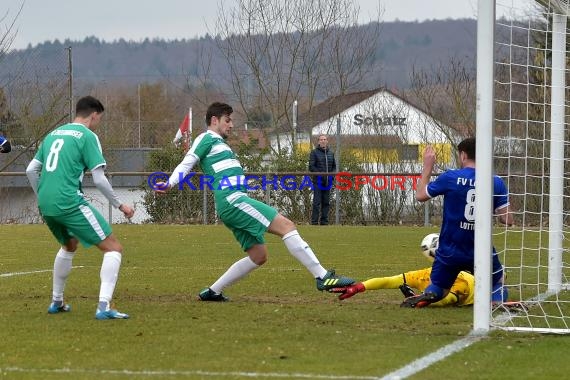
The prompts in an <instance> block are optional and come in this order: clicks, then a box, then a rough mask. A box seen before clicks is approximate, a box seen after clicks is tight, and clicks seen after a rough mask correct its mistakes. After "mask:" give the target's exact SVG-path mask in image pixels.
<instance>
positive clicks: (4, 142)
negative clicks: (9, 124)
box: [0, 135, 12, 153]
mask: <svg viewBox="0 0 570 380" xmlns="http://www.w3.org/2000/svg"><path fill="white" fill-rule="evenodd" d="M11 150H12V146H11V145H10V141H9V140H8V139H7V138H6V137H4V136H2V135H0V153H8V152H10V151H11Z"/></svg>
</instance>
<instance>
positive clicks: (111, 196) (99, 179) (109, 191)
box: [91, 166, 135, 219]
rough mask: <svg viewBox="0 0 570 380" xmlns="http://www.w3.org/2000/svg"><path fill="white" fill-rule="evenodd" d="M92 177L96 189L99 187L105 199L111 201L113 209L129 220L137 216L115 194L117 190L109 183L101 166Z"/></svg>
mask: <svg viewBox="0 0 570 380" xmlns="http://www.w3.org/2000/svg"><path fill="white" fill-rule="evenodd" d="M91 175H92V176H93V183H94V184H95V187H97V189H98V190H99V191H100V192H101V194H103V195H104V196H105V198H107V199H108V200H109V202H110V203H111V204H112V205H113V207H115V208H118V209H119V210H121V212H122V213H123V214H124V215H125V216H126V217H127V218H129V219H130V218H132V217H133V215H134V214H135V210H134V209H133V208H132V207H130V206H128V205H126V204H124V203H122V202H121V201H120V199H119V197H118V196H117V193H115V190H113V187H112V186H111V184H110V183H109V180H107V177H106V176H105V171H104V170H103V167H102V166H99V167H98V168H95V169H93V170H92V171H91Z"/></svg>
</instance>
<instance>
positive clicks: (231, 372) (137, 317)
mask: <svg viewBox="0 0 570 380" xmlns="http://www.w3.org/2000/svg"><path fill="white" fill-rule="evenodd" d="M299 230H300V232H301V235H302V236H303V237H304V239H305V240H306V241H307V242H309V244H310V245H311V247H312V248H313V250H314V251H315V252H316V254H317V256H318V257H319V259H320V260H321V262H322V263H323V265H324V266H325V267H326V268H336V269H337V272H339V273H342V274H345V275H348V276H352V277H355V278H357V279H359V280H364V279H366V278H369V277H376V276H386V275H393V274H398V273H401V272H403V271H407V270H412V269H418V268H422V267H426V266H428V265H429V263H428V262H427V261H426V260H425V259H424V258H423V256H422V255H421V254H420V253H419V248H418V245H419V242H420V240H421V238H422V237H423V236H424V235H425V234H427V233H429V232H433V231H435V229H433V228H432V229H428V228H420V227H347V226H342V227H336V226H328V227H318V226H301V227H300V228H299ZM114 231H115V234H116V235H117V236H118V237H119V239H120V241H121V242H122V243H123V246H124V257H123V266H122V269H121V274H120V279H119V283H118V285H117V288H116V290H115V302H116V304H117V307H118V309H119V310H121V311H125V312H127V313H129V314H131V319H129V320H113V321H96V320H95V319H94V312H95V307H96V303H97V296H98V291H99V268H100V264H101V254H100V253H99V251H98V250H97V249H94V248H91V249H88V250H85V249H83V248H80V249H79V250H78V254H77V255H76V257H75V259H74V262H73V265H74V266H75V267H76V268H75V269H74V270H73V271H72V274H71V276H70V278H69V280H68V284H67V288H66V301H67V302H69V303H70V304H71V305H72V308H73V310H72V312H71V313H65V314H58V315H48V314H47V313H46V309H47V306H48V304H49V302H50V298H51V271H50V270H51V267H52V264H53V258H54V255H55V253H56V251H57V249H58V245H57V244H56V242H55V240H53V239H52V237H51V235H50V234H49V232H48V229H47V227H45V226H41V225H34V226H15V225H2V226H0V241H1V242H2V253H1V260H0V274H2V276H1V277H0V289H1V291H0V297H1V298H0V300H1V303H0V305H1V308H0V327H1V332H0V339H1V344H0V375H1V377H2V378H10V379H59V378H62V377H66V378H74V379H77V378H80V379H101V378H116V379H122V378H130V379H152V378H160V379H180V378H192V379H217V378H222V379H245V378H252V377H253V378H257V379H268V378H286V379H287V378H289V379H295V378H303V379H312V378H315V379H373V378H382V377H383V376H385V375H387V374H389V373H391V372H393V371H395V370H397V369H399V368H401V367H403V366H405V365H407V364H409V363H411V362H413V361H414V360H416V359H419V358H422V357H424V356H425V355H428V354H430V353H433V352H434V351H436V350H437V349H439V348H441V347H443V346H445V345H447V344H450V343H453V342H455V341H457V340H458V339H461V338H463V337H464V336H465V335H467V334H468V333H469V332H470V331H471V328H472V320H473V309H472V308H471V307H466V308H455V307H451V308H426V309H419V310H413V309H401V308H400V307H399V304H400V302H401V301H402V295H401V293H400V292H399V290H380V291H374V292H372V291H371V292H367V293H364V294H359V295H358V296H356V297H354V298H352V299H349V300H346V301H343V302H340V301H338V300H337V298H336V296H335V295H333V294H329V293H324V292H318V291H317V290H316V288H315V283H314V280H313V279H312V277H311V275H310V274H309V272H308V271H306V270H305V268H303V267H302V266H301V265H300V264H299V263H297V262H296V261H295V260H294V259H293V258H292V256H290V255H289V254H288V253H287V251H286V250H285V247H284V245H283V244H282V242H281V241H280V239H278V238H276V237H273V236H270V235H268V236H267V241H268V247H269V250H270V256H269V261H268V262H267V263H266V264H265V265H264V266H263V267H262V268H260V269H259V270H257V271H254V272H253V273H252V274H251V275H250V276H249V277H248V278H246V279H244V280H243V281H241V282H239V283H237V284H235V285H234V286H232V287H230V288H228V289H227V290H226V291H225V293H226V294H227V295H228V296H230V297H231V302H228V303H220V304H218V303H202V302H198V301H197V300H196V295H197V293H198V291H199V290H200V289H201V288H203V287H205V286H208V285H210V284H211V283H212V282H213V281H214V280H215V279H216V278H217V277H218V276H219V275H220V274H221V273H222V272H223V271H225V270H226V269H227V267H228V266H229V265H231V263H233V262H234V261H235V260H236V259H238V258H239V257H242V252H240V249H239V246H238V244H237V243H236V242H235V241H234V239H233V236H232V235H231V233H230V232H229V230H227V229H226V228H225V227H223V226H159V225H142V226H135V225H128V226H127V225H120V226H115V227H114ZM30 272H31V273H30ZM6 274H14V275H10V276H7V275H6ZM568 339H570V337H566V336H552V335H538V334H522V333H504V332H492V333H491V334H490V336H489V337H488V338H485V339H483V340H481V341H479V342H477V343H474V344H473V345H471V346H469V347H468V348H466V349H465V350H463V351H460V352H458V353H455V354H453V355H451V356H449V357H447V358H446V359H444V360H443V361H441V362H438V363H436V364H434V365H432V366H430V367H429V368H427V369H425V370H423V371H421V372H419V373H417V374H415V375H413V376H411V377H410V378H417V379H420V378H421V379H442V378H448V379H456V378H462V379H530V378H556V377H560V378H565V376H566V375H567V374H568V373H569V372H570V364H569V363H566V356H567V351H566V350H567V347H568V344H569V342H570V341H569V340H568ZM564 363H566V364H564Z"/></svg>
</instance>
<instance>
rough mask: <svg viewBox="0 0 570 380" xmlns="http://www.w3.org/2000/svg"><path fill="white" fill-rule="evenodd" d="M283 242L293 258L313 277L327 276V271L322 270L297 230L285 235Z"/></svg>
mask: <svg viewBox="0 0 570 380" xmlns="http://www.w3.org/2000/svg"><path fill="white" fill-rule="evenodd" d="M283 242H284V243H285V246H286V247H287V249H288V250H289V252H290V253H291V254H292V255H293V257H295V258H296V259H297V260H299V261H300V262H301V264H303V265H304V266H305V268H307V269H308V270H309V272H311V273H312V274H313V277H315V278H323V276H324V275H326V274H327V270H326V269H325V268H323V266H322V265H321V263H320V262H319V259H317V256H315V253H314V252H313V250H312V249H311V247H309V245H308V244H307V243H306V242H305V241H304V240H303V239H302V238H301V236H300V235H299V233H298V232H297V230H295V231H291V232H289V233H287V234H285V236H283Z"/></svg>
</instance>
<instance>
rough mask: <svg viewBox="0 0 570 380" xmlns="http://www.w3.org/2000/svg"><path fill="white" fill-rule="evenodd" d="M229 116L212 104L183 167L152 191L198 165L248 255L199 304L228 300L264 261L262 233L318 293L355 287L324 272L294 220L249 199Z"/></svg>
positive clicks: (161, 189)
mask: <svg viewBox="0 0 570 380" xmlns="http://www.w3.org/2000/svg"><path fill="white" fill-rule="evenodd" d="M232 113H233V109H232V107H231V106H229V105H227V104H224V103H213V104H211V105H210V106H209V107H208V110H207V111H206V124H207V125H208V130H207V131H206V132H204V133H202V134H200V135H199V136H198V137H197V138H196V139H195V140H194V143H193V144H192V147H191V148H190V150H189V151H188V152H187V153H186V156H185V157H184V159H183V160H182V162H181V163H180V164H179V165H178V166H177V167H176V169H174V173H173V174H172V175H171V176H170V178H169V179H168V183H158V184H156V185H157V186H156V188H155V190H156V191H157V192H159V193H160V192H165V191H167V190H168V189H171V188H172V187H175V186H176V185H177V184H178V183H179V182H180V181H181V180H183V179H184V177H186V175H187V174H188V173H189V172H190V170H191V169H192V168H193V167H194V165H195V164H196V163H198V162H200V167H201V168H202V171H203V172H204V174H206V175H208V176H210V178H213V182H212V188H213V189H214V199H215V202H216V211H217V213H218V215H219V217H220V219H221V220H222V221H223V222H224V224H225V225H226V227H228V228H229V229H230V230H231V231H232V232H233V234H234V237H235V238H236V240H237V241H238V242H239V243H240V245H241V247H242V249H243V250H244V251H245V252H246V253H247V257H244V258H242V259H240V260H238V261H236V262H235V263H234V264H233V265H232V266H230V267H229V268H228V269H227V271H226V272H225V273H224V274H222V276H221V277H220V278H218V279H217V280H216V282H214V283H213V284H212V285H211V286H210V287H208V288H205V289H203V290H202V291H201V292H200V294H199V299H200V300H202V301H227V300H228V298H227V297H226V296H224V295H223V294H222V290H223V289H224V288H226V287H227V286H229V285H231V284H233V283H235V282H236V281H239V280H241V279H242V278H244V277H245V276H247V275H248V274H249V273H250V272H252V271H253V270H254V269H257V268H259V267H260V266H261V265H263V264H264V263H265V262H266V261H267V254H268V252H267V246H266V245H265V240H264V234H265V232H266V231H268V232H270V233H272V234H275V235H277V236H279V237H281V238H282V239H283V242H284V243H285V246H286V247H287V249H288V250H289V252H290V253H291V254H292V255H293V256H294V257H295V258H296V259H297V260H298V261H300V262H301V264H303V265H304V266H305V267H306V268H307V269H308V270H309V272H311V274H312V275H313V276H314V277H315V279H316V282H317V289H318V290H329V289H332V288H335V287H340V286H343V285H341V284H345V285H344V286H348V285H350V284H353V283H354V280H353V279H351V278H348V277H344V276H337V275H335V273H334V271H333V270H329V271H327V270H326V269H325V268H323V266H322V265H321V263H320V262H319V260H318V259H317V257H316V256H315V254H314V253H313V251H312V250H311V248H310V247H309V245H308V244H307V243H306V242H305V241H304V240H303V239H302V238H301V236H300V235H299V233H298V232H297V228H296V227H295V224H294V223H293V222H292V221H290V220H289V219H287V218H285V217H284V216H283V215H281V214H279V213H278V212H277V210H275V209H274V208H273V207H270V206H268V205H266V204H265V203H262V202H260V201H257V200H255V199H252V198H250V197H248V196H247V194H246V193H245V191H246V190H247V184H246V183H245V182H246V181H245V175H244V172H243V168H242V167H241V164H240V163H239V161H238V160H237V159H236V156H235V154H234V152H233V151H232V149H231V148H230V147H229V146H228V144H227V143H226V141H225V140H226V139H227V138H228V137H229V135H230V131H231V129H232V128H233V122H232V117H231V115H232Z"/></svg>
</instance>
